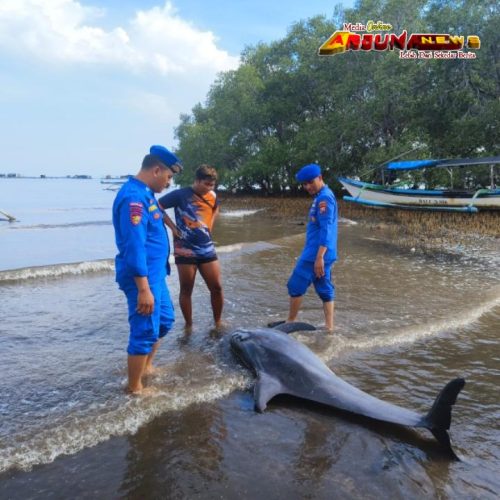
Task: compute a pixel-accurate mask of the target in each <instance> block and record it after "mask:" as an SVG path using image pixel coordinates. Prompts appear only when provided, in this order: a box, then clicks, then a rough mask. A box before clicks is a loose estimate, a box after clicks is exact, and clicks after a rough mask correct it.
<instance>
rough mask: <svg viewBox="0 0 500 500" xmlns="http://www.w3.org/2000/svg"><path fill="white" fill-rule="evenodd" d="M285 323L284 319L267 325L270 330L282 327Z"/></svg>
mask: <svg viewBox="0 0 500 500" xmlns="http://www.w3.org/2000/svg"><path fill="white" fill-rule="evenodd" d="M283 323H285V320H284V319H282V320H280V321H271V322H270V323H268V324H267V327H268V328H276V327H277V326H279V325H282V324H283Z"/></svg>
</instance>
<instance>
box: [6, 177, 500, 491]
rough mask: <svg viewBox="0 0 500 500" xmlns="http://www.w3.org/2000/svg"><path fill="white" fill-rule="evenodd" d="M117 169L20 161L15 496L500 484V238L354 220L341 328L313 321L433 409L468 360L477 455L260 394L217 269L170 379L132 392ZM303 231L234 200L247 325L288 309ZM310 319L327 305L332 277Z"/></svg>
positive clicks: (381, 379)
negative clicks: (409, 239) (118, 266)
mask: <svg viewBox="0 0 500 500" xmlns="http://www.w3.org/2000/svg"><path fill="white" fill-rule="evenodd" d="M104 187H106V186H104V185H101V184H100V183H99V181H97V180H73V179H45V180H44V179H0V210H3V211H5V212H8V213H10V214H12V215H14V216H15V217H16V218H18V219H19V222H15V223H10V224H9V223H8V222H0V318H1V321H0V353H1V358H2V362H1V364H0V370H1V376H0V498H23V499H27V498H69V497H71V498H85V497H88V498H90V497H92V498H96V497H97V498H116V497H127V498H150V497H151V498H152V497H154V498H158V497H161V498H236V497H238V498H249V499H254V498H283V499H284V498H286V499H294V498H325V499H326V498H374V499H375V498H381V497H384V498H385V497H387V498H388V497H390V498H405V499H407V498H436V497H439V498H467V499H468V498H487V499H488V498H491V499H493V498H495V499H496V498H498V496H499V495H500V480H499V479H498V471H499V470H500V423H499V422H500V398H499V391H498V387H499V386H500V344H499V333H500V273H499V262H500V248H499V244H498V242H499V241H500V240H498V239H497V240H496V241H492V240H481V241H478V242H477V245H476V246H475V247H474V248H457V249H455V250H456V251H455V252H454V253H453V254H450V255H446V256H445V255H436V256H434V257H430V256H421V255H418V254H417V253H411V252H406V251H403V250H399V249H398V248H396V247H395V246H393V245H391V242H390V241H386V240H385V238H384V237H383V235H382V233H381V232H380V231H378V232H369V231H368V230H367V229H366V228H363V227H361V226H360V225H357V224H354V223H352V222H351V221H347V220H341V223H340V228H339V252H340V258H339V262H338V263H337V264H336V265H335V267H334V272H333V275H334V279H335V284H336V288H337V300H336V331H335V334H334V335H328V334H326V333H324V332H322V331H319V332H315V333H312V334H311V333H309V334H307V335H306V334H296V335H295V336H296V338H298V339H299V340H300V341H302V342H304V343H306V344H307V345H308V346H309V347H310V348H311V349H312V350H313V351H314V352H316V354H317V355H318V356H319V357H320V358H321V359H323V360H324V361H325V362H326V363H327V364H328V366H329V367H330V368H331V369H332V370H333V371H334V372H335V373H336V374H337V375H339V376H341V377H343V378H344V379H345V380H347V381H348V382H350V383H352V384H353V385H355V386H357V387H359V388H361V389H363V390H365V391H367V392H369V393H371V394H373V395H374V396H377V397H379V398H381V399H384V400H387V401H390V402H393V403H396V404H399V405H401V406H404V407H407V408H410V409H413V410H416V411H419V412H422V413H427V411H428V410H429V409H430V407H431V405H432V403H433V401H434V398H435V396H436V395H437V393H438V392H439V391H440V390H441V389H442V387H443V386H444V385H445V384H446V383H447V382H448V381H449V380H451V379H452V378H455V377H457V376H463V377H464V378H465V379H466V381H467V385H466V386H465V389H464V390H463V391H462V393H461V394H460V395H459V397H458V400H457V403H456V405H455V407H454V408H453V420H452V426H451V436H452V441H453V443H454V448H455V450H456V451H457V453H458V454H459V455H460V456H461V457H462V461H460V462H450V460H449V459H448V458H447V457H446V456H444V455H443V453H442V452H441V450H440V448H439V446H438V445H437V444H436V442H435V441H434V439H433V438H432V436H431V435H430V433H427V432H426V431H416V430H412V429H406V428H401V427H396V426H390V425H387V424H382V423H378V422H373V421H369V420H366V419H362V418H359V417H354V416H350V415H348V414H341V413H339V412H337V411H335V410H332V409H329V408H325V407H321V406H317V405H312V404H310V403H307V402H303V401H300V400H296V399H292V398H283V397H279V398H276V399H275V400H273V401H272V402H271V403H270V404H269V406H268V409H267V410H266V411H265V412H264V413H263V414H257V413H256V412H254V409H253V398H252V393H251V387H252V383H253V378H252V376H251V375H250V373H249V372H248V371H246V370H245V369H243V368H241V367H240V366H239V364H238V363H237V362H236V361H235V360H234V359H233V357H232V355H231V354H230V352H228V350H227V346H226V344H225V342H224V340H221V339H220V338H219V337H218V336H217V335H214V333H213V332H212V331H211V310H210V306H209V297H208V293H207V291H206V289H205V287H204V284H203V283H202V282H199V283H197V286H196V288H195V291H194V311H195V328H194V331H193V333H192V334H191V335H189V336H186V335H185V334H184V332H183V329H182V320H181V319H180V312H179V309H178V308H176V312H177V313H178V321H177V323H176V325H175V327H174V329H173V331H172V332H171V333H170V334H169V335H168V336H167V338H166V340H165V341H164V342H163V344H162V346H161V348H160V351H159V354H158V358H157V362H158V363H157V364H158V366H159V372H158V374H157V375H155V376H154V378H153V379H152V380H151V384H152V385H153V386H155V387H156V388H157V389H158V390H157V392H156V393H154V394H153V395H152V396H148V397H144V398H131V397H129V396H127V395H125V394H124V392H123V388H124V385H125V382H126V372H125V361H126V352H125V347H126V343H127V336H128V325H127V318H126V313H125V311H126V306H125V298H124V296H123V295H122V294H121V292H120V291H119V290H118V289H117V286H116V284H115V282H114V274H113V260H112V259H113V257H114V255H115V247H114V235H113V227H112V225H111V205H112V202H113V199H114V196H115V193H114V192H112V191H109V190H105V189H103V188H104ZM305 215H306V214H304V216H305ZM499 226H500V223H499ZM303 232H304V226H299V225H297V224H296V223H293V222H292V221H290V222H287V221H284V222H279V221H277V220H275V219H272V218H269V217H267V216H266V211H265V210H264V211H228V210H224V208H222V214H221V216H220V218H219V220H218V221H217V225H216V228H215V232H214V238H215V240H216V242H217V245H218V251H219V256H220V260H221V265H222V270H223V281H224V289H225V295H226V306H225V319H226V321H227V323H228V324H229V327H228V331H230V330H231V328H236V327H238V326H245V327H251V326H263V325H265V324H266V323H267V322H268V321H271V320H276V319H280V318H284V316H285V314H286V312H287V304H288V298H287V294H286V286H285V285H286V280H287V278H288V275H289V273H290V271H291V269H292V267H293V264H294V259H295V257H296V256H297V255H298V254H299V252H300V249H301V246H302V244H303ZM173 267H174V270H173V273H172V276H170V277H169V278H168V285H169V288H170V291H171V294H172V296H173V298H174V302H175V304H176V306H177V299H176V298H177V294H178V282H177V275H176V271H175V266H173ZM301 319H302V320H304V321H309V322H312V323H315V324H316V325H319V324H321V323H322V321H323V318H322V311H321V304H320V302H319V300H318V299H317V298H316V297H315V295H314V293H313V292H311V293H309V294H308V295H307V297H306V298H305V303H304V310H303V313H302V316H301Z"/></svg>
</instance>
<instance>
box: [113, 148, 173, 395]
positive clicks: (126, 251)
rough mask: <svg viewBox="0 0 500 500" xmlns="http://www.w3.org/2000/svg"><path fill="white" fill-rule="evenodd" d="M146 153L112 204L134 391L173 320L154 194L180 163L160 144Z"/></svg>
mask: <svg viewBox="0 0 500 500" xmlns="http://www.w3.org/2000/svg"><path fill="white" fill-rule="evenodd" d="M150 152H151V154H148V155H146V156H145V157H144V160H143V162H142V167H141V170H140V171H139V173H138V174H137V175H136V176H135V177H131V178H130V179H129V180H128V182H126V183H125V184H124V185H123V186H122V188H121V189H120V191H119V192H118V194H117V195H116V198H115V201H114V203H113V226H114V228H115V238H116V246H117V247H118V255H117V256H116V259H115V266H116V281H117V282H118V285H119V287H120V289H121V290H123V292H124V293H125V295H126V297H127V302H128V319H129V324H130V336H129V343H128V348H127V353H128V390H129V392H131V393H132V394H140V393H141V392H142V390H143V384H142V378H143V376H144V375H146V374H148V373H150V372H151V371H152V368H153V365H152V363H153V357H154V355H155V352H156V350H157V348H158V344H159V339H161V338H162V337H164V336H165V335H166V333H167V332H168V331H169V330H170V329H171V328H172V325H173V323H174V309H173V306H172V301H171V300H170V295H169V292H168V289H167V285H166V283H165V277H166V275H167V266H168V255H169V243H168V238H167V234H166V230H165V227H164V226H163V221H162V215H163V214H162V212H161V210H160V209H159V208H158V204H157V202H156V199H155V196H154V193H161V192H162V191H163V190H164V189H165V188H167V187H168V186H169V184H170V181H171V180H172V177H173V176H174V173H177V172H178V171H179V170H180V169H181V167H180V165H179V160H178V159H177V157H176V156H175V155H174V154H173V153H171V152H170V151H169V150H168V149H166V148H164V147H163V146H152V147H151V149H150Z"/></svg>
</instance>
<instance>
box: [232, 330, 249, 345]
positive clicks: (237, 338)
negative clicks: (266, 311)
mask: <svg viewBox="0 0 500 500" xmlns="http://www.w3.org/2000/svg"><path fill="white" fill-rule="evenodd" d="M248 337H249V334H248V332H243V331H236V332H234V333H233V334H232V335H231V344H232V345H235V344H239V343H240V342H244V341H245V340H247V339H248Z"/></svg>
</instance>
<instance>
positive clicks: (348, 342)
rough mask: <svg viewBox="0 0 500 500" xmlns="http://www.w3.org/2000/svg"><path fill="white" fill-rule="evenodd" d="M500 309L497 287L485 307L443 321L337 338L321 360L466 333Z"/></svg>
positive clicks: (325, 350) (484, 303)
mask: <svg viewBox="0 0 500 500" xmlns="http://www.w3.org/2000/svg"><path fill="white" fill-rule="evenodd" d="M499 306H500V287H498V286H497V287H494V288H493V290H492V291H491V293H490V294H489V296H488V298H487V299H486V300H485V301H484V302H483V303H481V304H479V305H477V306H475V307H473V308H470V309H468V310H465V311H462V312H460V313H458V314H453V316H450V317H448V318H445V319H442V320H439V321H435V322H429V323H422V324H418V325H411V326H408V327H403V328H398V329H397V330H396V331H394V332H392V333H390V334H387V335H379V336H375V337H363V338H361V339H360V340H356V339H352V338H348V337H346V336H344V335H340V334H338V335H335V341H334V342H333V341H332V343H331V344H330V345H329V346H327V347H326V348H325V349H324V350H323V352H322V353H321V355H320V357H321V358H322V359H323V360H324V361H330V360H331V359H333V358H337V357H339V356H340V355H341V354H345V353H346V352H359V351H373V350H375V349H381V348H391V347H395V348H397V347H399V346H401V345H405V344H413V343H415V342H418V341H419V340H421V339H424V338H426V337H436V336H438V335H441V334H443V333H446V332H450V331H456V330H462V329H464V328H466V327H468V326H469V325H471V324H473V323H475V322H476V321H478V320H479V319H480V318H481V317H482V316H484V315H485V314H489V313H490V312H491V311H493V310H494V309H495V308H497V307H499ZM300 340H301V341H302V342H304V343H305V344H307V343H308V342H310V340H308V336H306V335H301V336H300Z"/></svg>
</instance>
